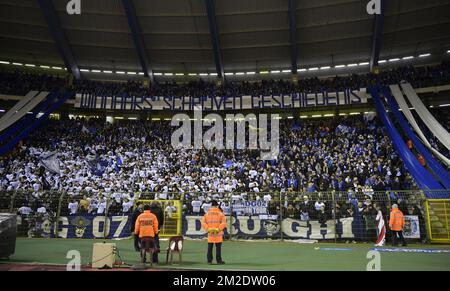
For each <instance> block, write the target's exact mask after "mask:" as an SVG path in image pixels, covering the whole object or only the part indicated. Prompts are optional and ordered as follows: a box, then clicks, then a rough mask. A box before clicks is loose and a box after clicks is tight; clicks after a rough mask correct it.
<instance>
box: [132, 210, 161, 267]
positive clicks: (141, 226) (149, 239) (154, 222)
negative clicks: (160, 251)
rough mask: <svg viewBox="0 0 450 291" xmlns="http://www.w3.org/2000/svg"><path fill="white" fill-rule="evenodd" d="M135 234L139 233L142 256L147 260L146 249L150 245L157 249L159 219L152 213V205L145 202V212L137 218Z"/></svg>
mask: <svg viewBox="0 0 450 291" xmlns="http://www.w3.org/2000/svg"><path fill="white" fill-rule="evenodd" d="M134 234H135V235H138V236H139V239H140V241H141V256H142V258H143V261H144V262H145V250H148V249H149V248H150V247H153V248H154V249H156V243H155V236H156V235H157V234H158V219H157V218H156V216H155V215H154V214H153V213H151V211H150V205H148V204H145V205H144V212H143V213H142V214H141V215H139V216H138V218H137V219H136V223H135V226H134ZM150 260H153V258H150Z"/></svg>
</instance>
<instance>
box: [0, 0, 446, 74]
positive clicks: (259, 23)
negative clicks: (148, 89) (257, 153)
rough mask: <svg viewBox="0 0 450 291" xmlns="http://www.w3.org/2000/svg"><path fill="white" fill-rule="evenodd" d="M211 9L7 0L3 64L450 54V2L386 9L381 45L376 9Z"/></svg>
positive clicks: (278, 63) (248, 68)
mask: <svg viewBox="0 0 450 291" xmlns="http://www.w3.org/2000/svg"><path fill="white" fill-rule="evenodd" d="M210 1H211V0H164V1H160V0H132V1H131V2H132V3H133V4H134V7H131V8H132V10H133V12H134V13H131V15H130V13H128V14H127V13H126V11H127V10H126V7H125V6H127V5H128V4H126V2H130V1H127V0H125V1H121V0H81V15H69V14H68V13H67V12H66V4H67V3H68V2H69V1H68V0H47V1H43V0H42V1H35V0H0V22H1V25H0V42H1V44H2V45H1V46H0V58H1V59H5V60H10V61H20V62H23V63H33V64H48V65H55V66H64V64H65V65H66V66H67V67H69V65H68V61H67V56H66V55H65V54H66V53H67V52H69V54H72V56H73V62H74V64H75V65H76V66H77V67H78V68H87V69H100V70H112V71H117V70H119V71H131V72H143V71H144V70H143V63H145V62H147V65H148V71H149V72H150V73H151V72H162V73H163V72H172V73H184V74H188V73H216V72H217V71H220V70H222V71H224V72H225V73H227V72H252V71H256V72H258V71H261V70H280V71H285V72H288V71H289V70H292V69H293V66H295V63H296V67H297V68H311V67H318V68H320V67H325V68H326V67H327V66H335V65H340V64H351V63H361V62H363V63H366V62H369V61H370V59H371V55H372V54H373V48H374V47H376V46H375V45H376V44H377V43H378V44H381V50H380V58H381V59H392V58H394V59H395V58H398V57H399V58H402V57H405V56H409V55H411V56H418V55H419V54H423V53H431V54H432V55H433V57H436V58H442V55H444V54H446V53H447V50H449V49H450V34H449V31H450V18H449V17H448V16H449V15H450V1H449V0H427V1H423V0H389V1H386V4H387V6H386V10H385V14H384V17H379V18H380V19H379V24H383V25H382V26H381V28H382V30H381V31H380V34H379V35H378V36H377V33H376V30H375V29H374V28H375V27H376V25H375V16H373V15H368V14H367V12H366V5H367V3H368V2H369V1H368V0H314V1H312V0H215V1H214V5H212V6H209V5H208V2H210ZM45 2H48V3H47V4H45ZM43 3H44V4H43ZM124 3H125V4H124ZM46 5H49V6H53V7H50V8H49V9H54V10H55V11H56V16H57V19H56V22H55V19H50V20H49V18H48V17H46V16H45V13H43V10H45V9H48V7H47V8H43V6H46ZM133 8H134V9H133ZM290 8H291V9H290ZM290 12H291V13H290ZM133 14H134V15H133ZM134 16H135V19H134V20H136V21H135V24H136V25H137V30H133V24H132V23H133V17H134ZM130 21H131V22H130ZM293 21H295V23H294V22H293ZM49 23H56V24H58V23H59V25H60V28H61V29H62V30H61V31H62V32H63V34H64V37H62V38H61V37H55V34H54V31H52V30H51V29H49ZM291 24H292V25H291ZM135 28H136V27H135ZM52 29H54V28H52ZM136 31H138V33H136ZM216 32H217V33H216ZM61 43H62V45H63V47H64V45H66V47H65V48H66V50H64V49H63V50H62V52H61ZM216 47H217V49H215V48H216ZM139 48H142V52H143V55H140V54H139ZM67 50H68V51H67ZM69 63H70V58H69ZM366 69H367V68H366Z"/></svg>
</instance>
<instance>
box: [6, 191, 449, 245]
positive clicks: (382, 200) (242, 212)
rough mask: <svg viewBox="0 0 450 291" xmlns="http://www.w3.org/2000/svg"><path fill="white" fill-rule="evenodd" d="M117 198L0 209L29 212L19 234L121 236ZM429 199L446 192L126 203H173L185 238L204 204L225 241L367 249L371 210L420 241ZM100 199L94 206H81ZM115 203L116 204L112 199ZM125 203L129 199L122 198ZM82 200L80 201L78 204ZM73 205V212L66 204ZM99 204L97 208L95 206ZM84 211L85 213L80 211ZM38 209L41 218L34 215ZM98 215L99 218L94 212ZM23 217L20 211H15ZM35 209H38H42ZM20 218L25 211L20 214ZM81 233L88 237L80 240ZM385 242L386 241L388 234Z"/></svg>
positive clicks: (73, 198)
mask: <svg viewBox="0 0 450 291" xmlns="http://www.w3.org/2000/svg"><path fill="white" fill-rule="evenodd" d="M118 194H119V193H102V194H101V195H98V194H97V195H95V196H92V195H88V194H85V195H86V197H85V198H86V199H83V194H80V195H69V194H68V193H66V192H51V191H44V192H39V193H37V194H36V193H35V192H22V191H13V192H0V210H1V211H3V212H11V213H18V212H21V211H20V208H21V207H22V206H24V205H28V207H30V208H31V213H30V214H28V215H19V217H20V218H21V219H19V227H18V230H19V231H18V234H19V235H27V236H44V237H87V238H115V237H127V236H129V235H130V233H129V229H128V228H129V224H130V220H131V211H132V209H130V210H129V211H127V212H123V206H122V205H120V204H118V203H117V202H116V201H115V200H116V199H117V201H120V202H122V201H123V199H122V198H121V197H120V196H121V195H118ZM425 194H427V196H428V197H433V195H436V196H439V197H442V195H443V194H445V195H449V196H450V192H449V191H447V192H443V191H427V192H426V193H424V192H423V191H420V190H410V191H393V190H389V191H381V192H380V191H368V192H352V191H349V192H336V191H331V192H279V191H272V192H265V193H254V192H226V193H223V192H222V193H203V192H198V193H195V192H184V193H161V192H139V193H136V194H135V195H131V196H132V197H131V198H134V199H139V200H179V201H180V205H181V207H182V215H181V219H180V223H181V224H182V229H183V231H182V233H183V235H184V236H187V237H192V238H204V237H205V236H206V234H205V232H204V230H202V229H201V224H200V223H199V220H201V217H202V215H203V214H204V213H205V211H207V209H208V208H209V206H210V205H209V203H210V200H217V201H219V202H220V206H221V208H222V210H223V211H224V213H225V214H226V216H227V219H228V224H229V225H228V228H227V230H226V231H225V239H229V240H235V239H282V240H283V239H312V240H332V241H348V242H353V241H355V242H358V241H359V242H372V241H374V240H375V237H376V233H377V221H376V220H375V218H376V215H377V214H378V210H379V211H381V212H382V214H383V217H384V221H385V223H386V224H387V223H388V221H389V211H390V207H391V205H392V204H398V205H399V208H400V209H401V210H402V211H403V212H404V214H405V215H407V216H411V217H410V219H411V220H410V221H409V222H408V224H407V225H408V227H409V229H408V230H407V231H408V232H409V233H410V235H411V238H414V239H420V240H425V239H426V238H427V232H428V230H427V229H425V227H426V226H427V225H429V223H428V221H426V219H427V217H428V215H425V211H426V207H425V201H426V200H427V198H426V196H425ZM99 197H102V198H103V199H104V200H103V201H102V203H104V204H103V205H102V206H101V207H99V205H97V208H96V207H93V205H92V204H95V203H91V204H89V203H88V204H87V205H88V206H87V207H86V200H89V199H92V200H91V202H92V201H93V200H95V199H99ZM117 197H119V198H117ZM125 197H129V196H127V195H125ZM83 200H85V201H84V202H82V201H83ZM71 202H76V203H78V206H77V208H76V209H75V211H74V213H71V211H70V209H69V203H71ZM96 203H97V204H98V202H96ZM83 205H84V206H83ZM41 207H44V208H45V213H44V212H43V211H41V212H39V211H38V209H39V208H41ZM99 208H100V211H99ZM22 210H23V209H22ZM41 210H42V209H41ZM25 212H27V211H25ZM86 232H90V234H89V235H86ZM388 235H389V234H388Z"/></svg>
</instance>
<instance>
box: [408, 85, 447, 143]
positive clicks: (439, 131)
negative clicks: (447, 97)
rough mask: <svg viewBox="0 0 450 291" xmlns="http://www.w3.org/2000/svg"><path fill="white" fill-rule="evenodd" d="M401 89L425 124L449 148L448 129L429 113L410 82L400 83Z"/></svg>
mask: <svg viewBox="0 0 450 291" xmlns="http://www.w3.org/2000/svg"><path fill="white" fill-rule="evenodd" d="M401 85H402V88H403V91H404V92H405V94H406V97H408V99H409V101H410V102H411V104H412V106H414V108H415V109H416V112H417V114H418V115H419V116H420V118H421V119H422V121H423V122H424V123H425V125H426V126H427V127H428V128H429V129H430V131H431V132H432V133H433V134H434V136H436V138H437V139H439V141H440V142H441V143H442V144H443V145H444V146H445V147H446V148H447V149H448V150H450V134H449V133H448V131H447V130H446V129H445V128H444V127H443V126H442V125H441V124H440V123H439V122H438V121H437V120H436V118H434V116H433V115H431V113H430V111H428V109H427V108H426V107H425V105H423V103H422V101H421V100H420V99H419V96H417V94H416V92H415V91H414V89H413V87H412V86H411V84H409V83H406V84H401Z"/></svg>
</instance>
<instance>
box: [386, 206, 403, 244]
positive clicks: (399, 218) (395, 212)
mask: <svg viewBox="0 0 450 291" xmlns="http://www.w3.org/2000/svg"><path fill="white" fill-rule="evenodd" d="M404 226H405V217H404V216H403V213H402V212H401V211H400V209H398V205H397V204H394V205H392V210H391V214H390V217H389V228H390V229H391V233H392V246H397V235H398V236H399V238H400V240H401V241H402V243H403V246H406V240H405V238H404V237H403V227H404Z"/></svg>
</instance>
